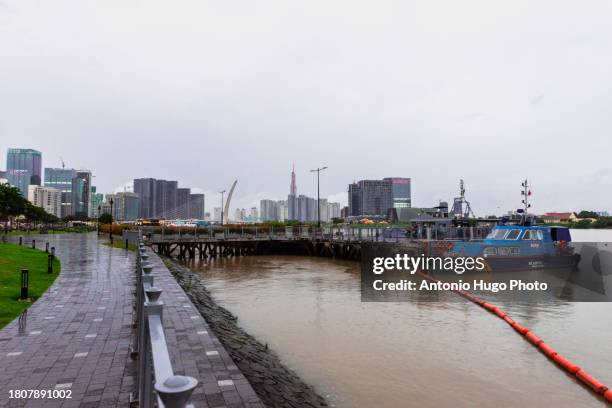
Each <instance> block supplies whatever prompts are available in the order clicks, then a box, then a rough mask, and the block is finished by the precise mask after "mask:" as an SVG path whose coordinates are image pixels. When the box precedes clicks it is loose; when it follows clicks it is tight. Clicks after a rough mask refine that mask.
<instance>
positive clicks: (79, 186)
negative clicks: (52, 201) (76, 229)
mask: <svg viewBox="0 0 612 408" xmlns="http://www.w3.org/2000/svg"><path fill="white" fill-rule="evenodd" d="M71 210H72V213H71V215H73V216H74V217H75V218H77V219H87V218H89V217H91V172H90V171H88V170H77V171H76V175H75V177H73V179H72V208H71Z"/></svg>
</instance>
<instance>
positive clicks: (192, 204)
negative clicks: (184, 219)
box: [189, 194, 204, 220]
mask: <svg viewBox="0 0 612 408" xmlns="http://www.w3.org/2000/svg"><path fill="white" fill-rule="evenodd" d="M189 218H192V219H195V220H203V219H204V194H191V195H190V196H189Z"/></svg>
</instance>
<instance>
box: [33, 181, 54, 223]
mask: <svg viewBox="0 0 612 408" xmlns="http://www.w3.org/2000/svg"><path fill="white" fill-rule="evenodd" d="M28 201H29V202H31V203H32V204H33V205H35V206H36V207H41V208H42V209H43V210H45V211H46V212H48V213H49V214H52V215H55V216H56V217H57V218H60V217H61V216H62V193H61V192H60V191H59V190H58V189H55V188H52V187H41V186H37V185H34V184H30V185H29V186H28Z"/></svg>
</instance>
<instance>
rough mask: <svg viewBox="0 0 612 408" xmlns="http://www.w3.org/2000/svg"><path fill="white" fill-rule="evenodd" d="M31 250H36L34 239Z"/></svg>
mask: <svg viewBox="0 0 612 408" xmlns="http://www.w3.org/2000/svg"><path fill="white" fill-rule="evenodd" d="M32 249H36V240H35V239H33V240H32Z"/></svg>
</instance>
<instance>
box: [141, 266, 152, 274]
mask: <svg viewBox="0 0 612 408" xmlns="http://www.w3.org/2000/svg"><path fill="white" fill-rule="evenodd" d="M152 270H153V266H152V265H151V264H149V263H143V264H142V271H143V272H144V273H145V275H150V274H151V271H152Z"/></svg>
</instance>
